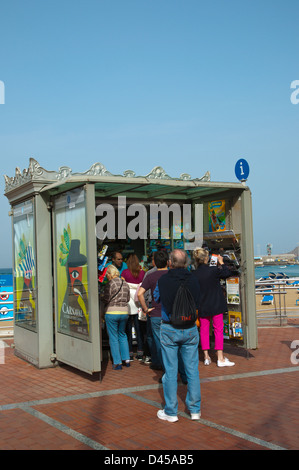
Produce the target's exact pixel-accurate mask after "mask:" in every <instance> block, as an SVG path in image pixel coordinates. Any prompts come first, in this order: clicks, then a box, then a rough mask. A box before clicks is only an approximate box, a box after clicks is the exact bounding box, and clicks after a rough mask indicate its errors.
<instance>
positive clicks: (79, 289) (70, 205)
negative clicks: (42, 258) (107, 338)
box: [55, 189, 90, 340]
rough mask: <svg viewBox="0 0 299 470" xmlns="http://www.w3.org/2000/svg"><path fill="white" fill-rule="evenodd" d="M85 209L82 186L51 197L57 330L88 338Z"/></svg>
mask: <svg viewBox="0 0 299 470" xmlns="http://www.w3.org/2000/svg"><path fill="white" fill-rule="evenodd" d="M85 221H86V211H85V200H84V190H82V189H78V190H74V191H70V192H68V193H66V194H64V195H62V196H60V197H59V198H58V199H56V201H55V231H56V269H57V273H56V282H57V286H56V287H57V290H56V291H57V316H58V318H57V321H58V325H57V327H58V331H59V332H60V333H65V334H68V335H71V336H75V337H78V338H81V339H86V340H88V339H89V335H90V331H89V305H88V272H87V241H86V222H85Z"/></svg>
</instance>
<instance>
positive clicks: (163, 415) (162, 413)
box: [157, 410, 179, 423]
mask: <svg viewBox="0 0 299 470" xmlns="http://www.w3.org/2000/svg"><path fill="white" fill-rule="evenodd" d="M157 416H158V418H160V419H164V420H165V421H169V422H170V423H175V422H176V421H178V420H179V418H178V417H177V416H169V415H167V414H166V413H165V411H164V410H159V411H158V413H157Z"/></svg>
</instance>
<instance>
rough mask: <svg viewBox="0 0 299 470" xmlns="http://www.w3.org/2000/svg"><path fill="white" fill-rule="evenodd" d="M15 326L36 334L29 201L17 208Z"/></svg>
mask: <svg viewBox="0 0 299 470" xmlns="http://www.w3.org/2000/svg"><path fill="white" fill-rule="evenodd" d="M13 231H14V277H15V295H14V303H15V323H16V325H18V326H22V327H24V328H28V329H31V330H34V331H36V321H37V318H36V316H37V315H36V314H37V312H36V287H37V286H36V263H35V259H36V254H35V242H34V240H35V238H34V204H33V201H32V200H30V201H26V202H24V203H22V204H20V205H17V206H15V207H14V208H13Z"/></svg>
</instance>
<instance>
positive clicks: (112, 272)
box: [106, 264, 119, 279]
mask: <svg viewBox="0 0 299 470" xmlns="http://www.w3.org/2000/svg"><path fill="white" fill-rule="evenodd" d="M107 274H109V275H110V276H111V279H114V278H115V277H119V270H118V269H117V268H116V267H115V266H114V265H113V264H110V265H109V266H108V268H107V271H106V276H107Z"/></svg>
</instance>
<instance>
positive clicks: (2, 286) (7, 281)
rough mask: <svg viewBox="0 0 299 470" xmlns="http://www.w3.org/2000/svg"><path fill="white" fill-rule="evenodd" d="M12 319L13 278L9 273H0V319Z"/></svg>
mask: <svg viewBox="0 0 299 470" xmlns="http://www.w3.org/2000/svg"><path fill="white" fill-rule="evenodd" d="M12 319H13V280H12V275H11V274H0V320H1V321H2V320H12Z"/></svg>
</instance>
